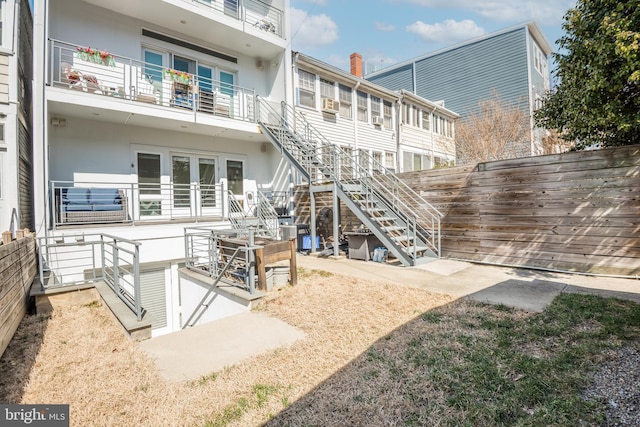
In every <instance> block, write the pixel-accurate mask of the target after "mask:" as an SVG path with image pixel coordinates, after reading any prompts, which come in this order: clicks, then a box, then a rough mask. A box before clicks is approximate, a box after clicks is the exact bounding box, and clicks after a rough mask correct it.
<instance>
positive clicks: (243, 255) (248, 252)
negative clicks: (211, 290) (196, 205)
mask: <svg viewBox="0 0 640 427" xmlns="http://www.w3.org/2000/svg"><path fill="white" fill-rule="evenodd" d="M255 238H256V234H255V230H252V229H245V230H215V229H211V228H206V227H187V228H185V229H184V242H185V264H186V267H187V268H188V269H190V270H192V271H195V272H197V273H199V274H203V275H205V276H209V277H211V278H213V279H214V281H215V282H214V286H215V285H217V284H218V283H220V282H222V283H224V284H227V285H229V286H235V287H238V288H241V289H244V290H246V291H247V292H249V293H251V294H253V293H254V292H255V290H256V286H255V283H256V265H255V260H256V255H255V250H256V249H260V248H262V247H263V246H257V245H255V243H254V242H255Z"/></svg>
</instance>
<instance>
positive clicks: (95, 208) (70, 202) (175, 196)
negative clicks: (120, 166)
mask: <svg viewBox="0 0 640 427" xmlns="http://www.w3.org/2000/svg"><path fill="white" fill-rule="evenodd" d="M49 187H50V192H49V195H50V201H49V206H50V207H51V212H50V218H51V222H52V226H53V228H58V227H66V226H70V227H73V226H80V225H97V224H120V225H122V224H131V225H134V224H143V223H158V222H166V221H175V220H181V221H185V222H198V221H205V220H206V221H215V220H223V219H224V218H228V216H229V209H228V206H229V203H228V196H227V192H226V191H225V189H224V187H223V185H221V184H212V185H205V184H194V183H191V184H158V183H105V182H70V181H51V182H50V186H49Z"/></svg>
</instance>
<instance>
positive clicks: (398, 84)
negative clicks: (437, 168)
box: [365, 22, 552, 156]
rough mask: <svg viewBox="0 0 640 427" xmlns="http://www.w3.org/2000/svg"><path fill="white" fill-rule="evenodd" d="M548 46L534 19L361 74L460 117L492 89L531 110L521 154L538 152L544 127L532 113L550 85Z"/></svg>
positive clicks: (504, 98)
mask: <svg viewBox="0 0 640 427" xmlns="http://www.w3.org/2000/svg"><path fill="white" fill-rule="evenodd" d="M551 52H552V48H551V45H550V44H549V42H548V41H547V39H546V38H545V36H544V34H543V33H542V30H541V29H540V27H539V26H538V24H537V23H535V22H529V23H526V24H522V25H518V26H514V27H510V28H507V29H505V30H502V31H498V32H495V33H491V34H487V35H485V36H482V37H478V38H475V39H472V40H469V41H466V42H463V43H460V44H457V45H455V46H451V47H448V48H444V49H441V50H438V51H435V52H432V53H428V54H425V55H422V56H419V57H417V58H414V59H411V60H409V61H405V62H402V63H399V64H396V65H393V66H391V67H388V68H385V69H382V70H379V71H376V72H373V73H371V74H369V75H366V76H365V78H366V79H367V80H369V81H371V82H374V83H376V84H379V85H381V86H384V87H387V88H389V89H391V90H401V89H404V90H407V91H410V92H413V93H415V94H417V95H419V96H422V97H424V98H427V99H433V100H441V99H442V100H446V106H447V108H450V109H452V110H453V111H455V112H457V113H458V114H460V115H461V116H462V120H464V119H465V117H466V116H468V115H469V114H472V113H474V112H475V111H476V110H477V108H478V104H479V102H480V101H483V100H486V99H490V98H492V97H493V96H494V93H498V94H499V96H500V98H501V99H502V100H503V101H505V102H507V103H509V104H513V105H517V106H520V108H522V109H524V110H525V111H526V112H527V114H529V115H531V139H530V141H526V143H524V144H523V146H522V150H521V152H522V155H523V156H529V155H538V154H542V151H543V150H542V137H543V136H544V135H545V132H544V131H543V130H542V129H539V128H535V126H534V122H533V112H534V111H535V110H536V109H537V108H539V106H540V102H541V100H542V97H543V96H544V94H545V93H546V92H547V91H548V90H549V89H550V83H549V67H548V56H549V54H550V53H551Z"/></svg>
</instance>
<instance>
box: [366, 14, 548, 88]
mask: <svg viewBox="0 0 640 427" xmlns="http://www.w3.org/2000/svg"><path fill="white" fill-rule="evenodd" d="M522 29H527V30H528V31H529V33H530V34H531V35H532V36H533V38H535V39H536V41H537V42H538V44H539V45H540V47H541V48H542V50H543V52H544V53H545V54H546V55H549V54H550V53H551V52H553V48H552V47H551V44H550V43H549V41H548V40H547V38H546V37H545V35H544V33H543V32H542V29H541V28H540V25H538V23H537V22H536V21H527V22H524V23H522V24H517V25H513V26H511V27H507V28H503V29H502V30H498V31H494V32H493V33H488V34H483V35H481V36H478V37H474V38H472V39H469V40H465V41H463V42H460V43H456V44H453V45H451V46H447V47H444V48H441V49H438V50H434V51H433V52H429V53H425V54H423V55H420V56H416V57H414V58H411V59H407V60H406V61H402V62H398V63H396V64H393V65H389V66H388V67H385V68H382V69H380V70H378V71H374V72H373V73H369V74H367V76H366V77H367V78H369V77H375V76H377V75H380V74H383V73H385V72H388V71H390V70H393V69H396V68H400V67H404V66H407V65H410V64H413V63H415V62H418V61H421V60H423V59H426V58H429V57H432V56H436V55H440V54H442V53H445V52H448V51H451V50H455V49H459V48H461V47H464V46H467V45H471V44H474V43H478V42H481V41H484V40H488V39H490V38H493V37H496V36H499V35H502V34H507V33H511V32H514V31H516V30H522Z"/></svg>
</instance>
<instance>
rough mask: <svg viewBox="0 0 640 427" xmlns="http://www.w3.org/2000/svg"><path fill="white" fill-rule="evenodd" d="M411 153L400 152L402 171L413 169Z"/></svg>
mask: <svg viewBox="0 0 640 427" xmlns="http://www.w3.org/2000/svg"><path fill="white" fill-rule="evenodd" d="M412 160H413V153H410V152H409V151H403V152H402V171H403V172H411V171H412V170H413V163H412Z"/></svg>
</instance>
